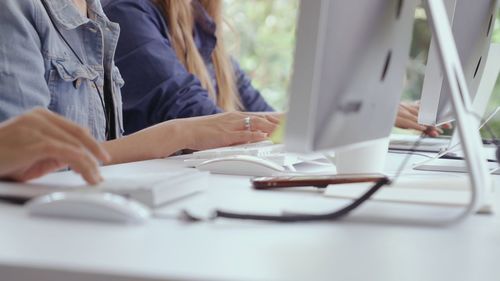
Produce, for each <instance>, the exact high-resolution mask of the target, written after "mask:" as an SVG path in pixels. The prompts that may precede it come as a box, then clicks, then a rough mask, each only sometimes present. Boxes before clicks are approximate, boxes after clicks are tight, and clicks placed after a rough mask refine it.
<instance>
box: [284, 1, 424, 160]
mask: <svg viewBox="0 0 500 281" xmlns="http://www.w3.org/2000/svg"><path fill="white" fill-rule="evenodd" d="M415 8H416V1H415V0H356V1H343V0H314V1H311V0H301V3H300V12H299V21H298V26H297V43H296V50H295V59H294V67H293V76H292V82H291V89H290V95H291V96H290V104H289V112H288V116H287V124H286V129H285V146H286V148H287V150H288V151H295V152H310V151H326V150H332V149H336V148H340V147H345V146H351V145H354V144H359V143H364V142H368V141H370V140H376V139H380V138H385V137H387V136H389V134H390V132H391V129H392V128H393V126H394V121H395V118H396V113H397V108H398V104H399V101H400V95H401V92H402V90H403V84H404V75H405V69H406V64H407V61H408V58H409V52H410V43H411V39H412V30H413V22H414V13H415Z"/></svg>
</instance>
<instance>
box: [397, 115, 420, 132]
mask: <svg viewBox="0 0 500 281" xmlns="http://www.w3.org/2000/svg"><path fill="white" fill-rule="evenodd" d="M396 123H397V126H398V127H400V128H402V129H413V130H417V131H421V132H423V131H425V130H427V127H426V126H422V125H420V124H418V123H416V122H412V121H411V120H408V119H406V118H399V117H398V121H397V122H396Z"/></svg>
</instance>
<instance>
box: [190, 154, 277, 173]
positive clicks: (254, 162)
mask: <svg viewBox="0 0 500 281" xmlns="http://www.w3.org/2000/svg"><path fill="white" fill-rule="evenodd" d="M196 168H197V169H198V170H201V171H209V172H211V173H214V174H224V175H240V176H256V177H267V176H273V175H278V174H280V173H283V172H285V168H283V166H280V165H278V164H276V163H274V162H272V161H270V160H266V159H262V158H259V157H255V156H250V155H233V156H227V157H220V158H214V159H210V160H207V161H205V162H203V163H201V164H199V165H197V166H196Z"/></svg>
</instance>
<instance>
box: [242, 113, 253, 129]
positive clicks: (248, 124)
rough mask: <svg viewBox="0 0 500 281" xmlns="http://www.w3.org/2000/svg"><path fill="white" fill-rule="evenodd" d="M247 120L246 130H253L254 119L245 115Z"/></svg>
mask: <svg viewBox="0 0 500 281" xmlns="http://www.w3.org/2000/svg"><path fill="white" fill-rule="evenodd" d="M243 120H244V121H245V130H247V131H251V130H252V119H250V116H247V117H245V119H243Z"/></svg>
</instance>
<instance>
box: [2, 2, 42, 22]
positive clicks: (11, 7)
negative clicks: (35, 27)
mask: <svg viewBox="0 0 500 281" xmlns="http://www.w3.org/2000/svg"><path fill="white" fill-rule="evenodd" d="M41 7H42V4H41V3H40V1H39V0H2V1H0V21H2V20H5V21H12V20H15V21H16V22H21V21H25V20H28V21H32V20H34V19H35V18H36V15H37V13H38V12H39V11H40V9H41Z"/></svg>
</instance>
